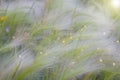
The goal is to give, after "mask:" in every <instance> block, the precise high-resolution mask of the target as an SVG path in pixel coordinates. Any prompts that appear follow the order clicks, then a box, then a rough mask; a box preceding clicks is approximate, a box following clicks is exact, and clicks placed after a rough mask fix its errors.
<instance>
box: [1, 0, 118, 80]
mask: <svg viewBox="0 0 120 80" xmlns="http://www.w3.org/2000/svg"><path fill="white" fill-rule="evenodd" d="M92 1H94V0H91V3H92ZM103 2H104V1H103ZM96 3H98V4H99V5H100V6H101V4H103V3H102V2H96ZM52 4H54V5H52ZM93 4H94V2H93ZM66 5H67V4H65V3H64V4H63V3H62V1H61V0H46V2H45V5H44V11H43V14H42V16H41V18H40V20H38V21H35V22H31V19H30V18H29V17H30V16H29V13H27V15H26V13H25V12H24V11H22V10H15V11H10V12H9V11H5V12H3V13H1V14H0V20H1V21H0V60H1V64H2V65H1V66H0V71H1V72H0V79H1V80H37V79H38V80H119V79H120V78H119V63H117V60H116V59H118V57H115V58H113V57H112V58H111V56H112V55H113V56H114V54H112V55H110V54H109V53H111V52H110V51H109V49H111V48H109V46H110V47H111V45H112V46H114V45H113V44H111V43H110V42H111V40H110V39H111V37H110V38H108V36H109V35H110V34H109V35H107V36H106V34H107V33H105V32H104V31H107V30H109V29H110V27H109V26H111V25H110V24H108V23H110V21H111V23H112V20H113V21H114V20H115V18H114V17H113V14H112V15H110V16H109V19H108V16H107V17H106V15H109V14H108V12H109V11H108V10H107V11H108V12H107V11H106V13H105V12H101V10H100V9H98V8H97V10H96V9H95V10H91V9H90V8H89V7H87V6H91V5H89V4H88V5H85V6H83V8H82V9H80V10H78V9H79V7H76V6H75V7H74V8H68V7H65V6H66ZM32 6H33V5H32ZM61 6H63V7H62V8H61ZM97 6H98V5H97ZM85 7H86V8H85ZM94 7H96V5H94ZM31 9H32V8H30V10H31ZM88 9H90V11H89V10H88ZM102 9H103V10H106V9H105V6H103V7H102ZM111 10H112V9H111ZM3 11H4V10H3ZM93 11H95V12H94V14H93ZM54 12H55V13H54ZM91 12H92V14H91ZM68 15H69V17H67V16H68ZM99 15H100V16H99ZM115 16H116V15H115ZM101 17H102V18H101ZM102 20H108V21H106V22H103V21H102ZM109 20H110V21H109ZM118 21H119V19H118ZM66 23H68V24H69V25H68V26H69V28H68V27H67V25H66ZM60 25H62V26H63V29H61V26H60ZM64 25H65V26H64ZM118 25H119V22H118V23H116V24H115V25H114V26H118ZM116 29H118V28H116ZM114 32H115V33H116V34H117V36H116V35H113V36H112V37H115V38H114V39H116V38H117V37H119V34H118V33H119V31H114ZM117 32H118V33H117ZM103 33H104V34H103ZM118 39H119V38H118ZM113 42H114V41H113ZM113 42H112V43H113ZM116 45H117V44H116ZM116 45H115V46H116ZM112 49H113V50H114V48H112ZM112 49H111V50H112ZM106 56H107V57H106ZM113 63H114V64H113Z"/></svg>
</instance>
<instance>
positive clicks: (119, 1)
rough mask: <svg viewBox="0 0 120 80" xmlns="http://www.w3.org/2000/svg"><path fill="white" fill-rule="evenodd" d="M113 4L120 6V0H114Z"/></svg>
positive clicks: (116, 6)
mask: <svg viewBox="0 0 120 80" xmlns="http://www.w3.org/2000/svg"><path fill="white" fill-rule="evenodd" d="M111 4H112V6H113V7H115V8H119V7H120V0H112V1H111Z"/></svg>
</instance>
